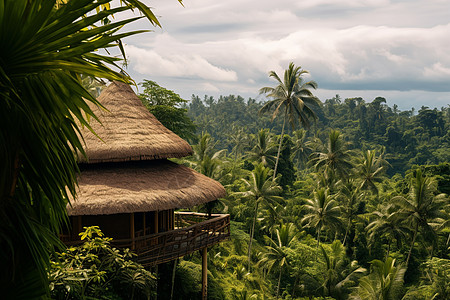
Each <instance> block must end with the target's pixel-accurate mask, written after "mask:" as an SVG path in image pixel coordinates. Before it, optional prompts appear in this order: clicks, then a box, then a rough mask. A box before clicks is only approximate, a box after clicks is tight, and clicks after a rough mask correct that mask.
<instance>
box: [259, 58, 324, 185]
mask: <svg viewBox="0 0 450 300" xmlns="http://www.w3.org/2000/svg"><path fill="white" fill-rule="evenodd" d="M308 73H309V72H308V71H306V70H302V69H301V67H296V66H295V65H294V63H293V62H291V63H290V64H289V67H288V69H287V70H285V71H284V78H283V80H281V79H280V77H279V76H278V74H277V73H276V72H275V71H270V72H269V77H272V78H274V79H275V80H276V81H277V84H278V85H277V86H276V87H263V88H261V89H260V90H259V93H260V94H266V95H267V97H269V98H272V100H269V101H268V102H267V103H266V104H264V106H263V107H262V108H261V110H260V111H259V113H260V114H263V113H266V112H269V111H271V110H272V109H274V111H273V113H272V120H273V119H275V117H276V116H277V115H278V114H279V113H280V112H281V113H282V114H283V118H284V119H283V127H282V129H281V138H280V142H279V146H278V153H277V159H276V162H275V168H274V173H273V178H275V177H276V173H277V166H278V160H279V158H280V152H281V145H282V142H283V136H284V127H285V125H286V122H287V121H289V123H290V124H291V127H292V129H294V128H295V127H296V125H297V123H299V124H301V125H302V126H303V127H305V128H308V127H309V126H310V124H311V119H314V120H315V119H316V118H317V116H316V112H315V111H314V109H317V108H318V107H320V100H319V99H318V98H317V97H316V96H314V95H313V94H312V92H311V91H310V89H316V88H317V83H316V82H315V81H307V82H305V81H304V79H303V77H302V76H303V75H305V74H308Z"/></svg>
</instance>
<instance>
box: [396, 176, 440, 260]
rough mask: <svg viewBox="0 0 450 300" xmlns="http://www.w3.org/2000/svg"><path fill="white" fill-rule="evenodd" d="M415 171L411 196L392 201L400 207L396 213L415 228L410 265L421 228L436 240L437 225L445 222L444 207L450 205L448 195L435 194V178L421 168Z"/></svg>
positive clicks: (428, 237)
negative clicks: (425, 174) (423, 173)
mask: <svg viewBox="0 0 450 300" xmlns="http://www.w3.org/2000/svg"><path fill="white" fill-rule="evenodd" d="M415 173H416V174H415V176H414V178H413V179H412V180H411V184H410V192H409V197H407V198H406V197H403V196H396V197H394V198H392V202H393V203H395V204H396V205H397V206H398V207H399V208H400V210H399V211H398V212H397V214H396V215H397V216H398V217H399V218H401V219H403V220H405V222H407V223H408V224H409V225H410V226H411V227H412V228H413V237H412V240H411V246H410V248H409V251H408V257H407V258H406V266H408V262H409V259H410V257H411V251H412V249H413V247H414V243H415V241H416V237H417V233H418V232H419V230H420V231H422V232H423V233H424V237H425V238H426V239H428V240H430V239H431V240H433V241H435V239H436V232H435V227H437V226H438V225H439V223H443V222H444V220H443V219H442V217H444V216H445V214H444V212H443V209H444V208H445V207H446V206H448V205H449V204H448V196H447V195H445V194H439V195H437V196H435V195H434V193H435V192H436V182H435V181H434V180H432V179H431V178H430V177H425V176H423V175H422V171H421V170H420V169H418V170H417V171H416V172H415Z"/></svg>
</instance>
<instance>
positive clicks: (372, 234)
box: [366, 205, 411, 257]
mask: <svg viewBox="0 0 450 300" xmlns="http://www.w3.org/2000/svg"><path fill="white" fill-rule="evenodd" d="M371 217H372V218H373V221H372V222H370V223H369V225H367V227H366V230H367V233H368V234H369V240H370V241H371V242H373V241H375V240H376V239H377V238H379V237H383V236H387V239H388V250H387V253H386V257H388V256H389V253H390V251H391V244H392V242H393V240H394V239H395V240H396V241H397V244H398V245H399V244H400V241H401V240H406V238H407V236H408V235H409V234H410V233H411V230H410V228H409V227H408V225H407V224H404V223H403V222H402V220H401V219H400V218H398V217H397V214H396V211H395V207H393V206H392V205H389V206H384V207H382V209H381V210H376V211H373V212H372V213H371Z"/></svg>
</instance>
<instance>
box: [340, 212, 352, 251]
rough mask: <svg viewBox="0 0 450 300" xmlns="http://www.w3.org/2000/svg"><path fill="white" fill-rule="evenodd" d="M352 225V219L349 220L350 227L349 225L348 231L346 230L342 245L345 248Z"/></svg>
mask: <svg viewBox="0 0 450 300" xmlns="http://www.w3.org/2000/svg"><path fill="white" fill-rule="evenodd" d="M351 224H352V221H351V219H348V225H347V229H346V230H345V236H344V241H343V242H342V245H344V246H345V242H346V241H347V235H348V232H349V231H350V226H351Z"/></svg>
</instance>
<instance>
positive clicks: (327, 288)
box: [320, 241, 366, 299]
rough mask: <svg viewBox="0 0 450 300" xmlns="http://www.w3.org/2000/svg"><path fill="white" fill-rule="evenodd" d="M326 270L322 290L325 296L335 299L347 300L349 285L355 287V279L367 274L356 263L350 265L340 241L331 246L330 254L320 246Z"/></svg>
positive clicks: (324, 270)
mask: <svg viewBox="0 0 450 300" xmlns="http://www.w3.org/2000/svg"><path fill="white" fill-rule="evenodd" d="M320 250H321V252H322V255H323V258H324V260H325V268H324V269H323V278H322V280H323V282H322V289H323V291H324V293H323V294H324V296H331V297H333V298H334V299H347V297H345V296H346V294H347V293H348V291H347V290H348V288H349V285H352V284H353V285H355V279H357V278H359V277H360V276H362V275H363V273H364V272H366V269H364V268H362V267H359V266H358V264H357V262H356V261H352V262H351V263H349V262H348V261H347V260H346V259H345V247H344V246H343V245H342V244H341V242H340V241H334V242H333V243H332V244H331V253H330V254H328V253H327V252H326V251H325V249H324V248H323V247H322V246H320Z"/></svg>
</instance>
